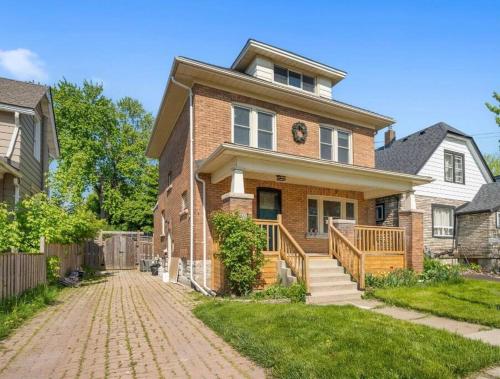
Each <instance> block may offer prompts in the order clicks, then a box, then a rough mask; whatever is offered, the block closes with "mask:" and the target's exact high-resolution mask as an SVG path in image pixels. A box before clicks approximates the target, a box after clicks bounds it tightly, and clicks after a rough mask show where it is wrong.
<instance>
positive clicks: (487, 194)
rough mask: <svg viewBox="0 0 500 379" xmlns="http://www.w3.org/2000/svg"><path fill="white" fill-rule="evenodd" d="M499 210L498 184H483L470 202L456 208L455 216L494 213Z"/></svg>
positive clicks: (499, 189) (499, 192) (499, 194)
mask: <svg viewBox="0 0 500 379" xmlns="http://www.w3.org/2000/svg"><path fill="white" fill-rule="evenodd" d="M499 208H500V183H497V182H493V183H487V184H483V185H482V186H481V188H479V191H478V192H477V193H476V196H474V199H472V201H471V202H469V203H467V204H464V205H462V206H461V207H459V208H457V210H456V214H457V215H459V214H465V213H481V212H494V211H496V210H497V209H499Z"/></svg>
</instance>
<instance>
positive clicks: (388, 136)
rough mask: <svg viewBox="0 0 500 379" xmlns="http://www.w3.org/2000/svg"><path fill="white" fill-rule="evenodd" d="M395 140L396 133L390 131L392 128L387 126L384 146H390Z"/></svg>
mask: <svg viewBox="0 0 500 379" xmlns="http://www.w3.org/2000/svg"><path fill="white" fill-rule="evenodd" d="M395 139H396V132H395V131H394V130H392V126H389V129H387V131H386V132H385V144H384V146H385V147H387V146H390V144H391V143H392V141H394V140H395Z"/></svg>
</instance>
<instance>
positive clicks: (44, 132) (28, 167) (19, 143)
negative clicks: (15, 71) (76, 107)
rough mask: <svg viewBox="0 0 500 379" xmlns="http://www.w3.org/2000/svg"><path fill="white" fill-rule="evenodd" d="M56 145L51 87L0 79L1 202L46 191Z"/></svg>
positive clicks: (57, 146) (13, 202)
mask: <svg viewBox="0 0 500 379" xmlns="http://www.w3.org/2000/svg"><path fill="white" fill-rule="evenodd" d="M58 154H59V144H58V140H57V133H56V129H55V120H54V113H53V111H52V100H51V95H50V88H49V87H46V86H43V85H39V84H33V83H26V82H21V81H18V80H12V79H6V78H0V202H4V203H6V204H7V205H8V206H9V207H13V206H14V205H15V204H16V203H17V202H18V201H19V200H21V199H22V198H24V197H26V196H31V195H34V194H35V193H38V192H41V191H46V190H47V188H46V180H45V179H46V176H47V173H48V171H49V164H50V160H51V159H52V158H57V156H58Z"/></svg>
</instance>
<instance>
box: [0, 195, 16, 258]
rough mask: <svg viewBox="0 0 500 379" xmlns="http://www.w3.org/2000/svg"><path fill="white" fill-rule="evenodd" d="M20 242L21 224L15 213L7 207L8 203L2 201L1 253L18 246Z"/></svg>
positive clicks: (0, 217)
mask: <svg viewBox="0 0 500 379" xmlns="http://www.w3.org/2000/svg"><path fill="white" fill-rule="evenodd" d="M19 243H20V237H19V225H18V223H17V221H16V220H15V214H14V212H10V211H9V210H8V209H7V205H6V204H4V203H0V253H4V252H7V251H10V250H11V249H16V248H18V247H19Z"/></svg>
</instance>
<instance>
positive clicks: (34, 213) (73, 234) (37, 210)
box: [17, 193, 102, 252]
mask: <svg viewBox="0 0 500 379" xmlns="http://www.w3.org/2000/svg"><path fill="white" fill-rule="evenodd" d="M17 220H18V223H19V227H20V231H21V250H22V251H25V252H38V251H39V247H40V237H42V236H43V237H45V240H46V241H47V242H48V243H64V244H69V243H79V242H82V241H83V240H85V239H87V238H93V237H95V235H96V234H97V232H98V231H99V229H100V228H101V227H102V221H100V220H98V219H97V218H96V217H95V215H94V214H93V213H92V212H91V211H90V210H88V209H86V208H83V207H79V208H76V209H74V210H72V211H67V210H66V209H64V208H63V207H62V206H61V205H60V204H57V202H56V201H55V200H53V199H50V198H48V197H47V195H46V194H44V193H39V194H36V195H34V196H32V197H30V198H26V199H24V200H23V201H22V202H21V203H20V205H19V207H18V210H17Z"/></svg>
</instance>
